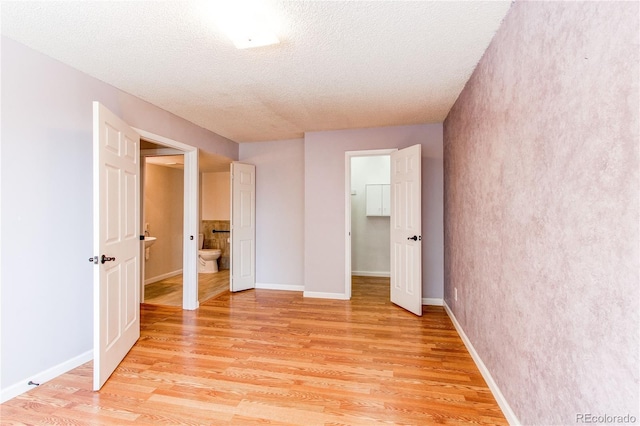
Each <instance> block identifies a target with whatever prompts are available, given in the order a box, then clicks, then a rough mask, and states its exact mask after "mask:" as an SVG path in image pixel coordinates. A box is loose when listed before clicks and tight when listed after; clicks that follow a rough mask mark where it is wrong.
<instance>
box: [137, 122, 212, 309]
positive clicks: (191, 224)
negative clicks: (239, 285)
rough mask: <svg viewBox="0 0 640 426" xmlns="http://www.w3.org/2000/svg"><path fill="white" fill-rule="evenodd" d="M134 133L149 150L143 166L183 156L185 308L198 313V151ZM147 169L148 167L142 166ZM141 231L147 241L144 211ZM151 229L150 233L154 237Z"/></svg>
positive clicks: (145, 151) (142, 132)
mask: <svg viewBox="0 0 640 426" xmlns="http://www.w3.org/2000/svg"><path fill="white" fill-rule="evenodd" d="M134 130H135V131H136V132H137V133H138V134H139V135H140V139H141V140H144V141H146V142H145V145H144V146H145V147H146V149H144V148H143V149H141V150H140V159H141V166H142V165H143V164H144V159H145V158H146V157H165V156H181V157H182V159H183V166H182V167H183V188H184V192H183V206H182V207H183V210H182V211H183V224H182V282H183V287H182V289H183V291H182V308H183V309H186V310H194V309H197V308H198V306H199V302H198V271H197V265H196V256H197V243H198V241H197V240H198V222H199V215H198V211H199V197H198V185H199V178H198V163H199V161H198V149H197V148H195V147H192V146H190V145H186V144H183V143H181V142H178V141H174V140H172V139H168V138H165V137H163V136H159V135H155V134H153V133H150V132H147V131H145V130H141V129H136V128H134ZM141 170H144V167H141ZM144 180H145V179H144V172H143V175H142V177H141V179H140V184H141V188H144ZM142 207H144V206H142ZM139 220H140V229H141V236H143V238H144V234H143V232H144V230H145V213H144V211H143V208H141V209H140V218H139ZM151 232H152V231H151V230H150V232H149V233H150V234H151ZM145 246H146V244H145V245H143V244H141V245H140V250H141V251H142V253H141V258H142V259H144V256H145V251H146V248H147V247H145ZM140 274H141V278H144V277H145V273H144V261H143V262H141V267H140ZM140 284H141V285H140V300H141V302H144V296H145V294H144V293H145V292H144V279H141V280H140Z"/></svg>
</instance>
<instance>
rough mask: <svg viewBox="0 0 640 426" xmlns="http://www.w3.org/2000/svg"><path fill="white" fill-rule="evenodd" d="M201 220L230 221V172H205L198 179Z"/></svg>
mask: <svg viewBox="0 0 640 426" xmlns="http://www.w3.org/2000/svg"><path fill="white" fill-rule="evenodd" d="M200 200H201V206H202V212H201V215H200V219H201V220H230V219H231V172H207V173H202V175H201V178H200Z"/></svg>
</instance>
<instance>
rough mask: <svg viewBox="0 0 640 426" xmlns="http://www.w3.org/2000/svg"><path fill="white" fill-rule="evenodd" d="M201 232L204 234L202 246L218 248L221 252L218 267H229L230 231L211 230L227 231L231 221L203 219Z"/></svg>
mask: <svg viewBox="0 0 640 426" xmlns="http://www.w3.org/2000/svg"><path fill="white" fill-rule="evenodd" d="M201 229H202V233H203V234H204V248H206V249H220V250H222V254H221V255H220V259H218V267H219V268H220V269H229V267H230V264H229V259H230V253H229V247H230V244H229V238H231V233H229V232H216V233H213V232H212V231H213V230H214V229H215V230H216V231H229V230H230V229H231V223H230V221H228V220H203V221H202V228H201Z"/></svg>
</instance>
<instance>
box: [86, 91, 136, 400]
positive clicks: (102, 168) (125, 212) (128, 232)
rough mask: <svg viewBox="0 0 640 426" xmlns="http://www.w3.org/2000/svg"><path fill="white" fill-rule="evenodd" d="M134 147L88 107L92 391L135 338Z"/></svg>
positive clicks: (123, 129)
mask: <svg viewBox="0 0 640 426" xmlns="http://www.w3.org/2000/svg"><path fill="white" fill-rule="evenodd" d="M139 145H140V138H139V136H138V134H137V133H136V132H135V131H133V129H131V128H130V127H129V126H128V125H127V124H126V123H125V122H123V121H122V120H121V119H120V118H119V117H117V116H115V115H114V114H113V113H111V112H110V111H109V110H108V109H106V108H105V107H104V106H102V105H100V104H99V103H98V102H94V103H93V149H94V164H93V168H94V178H93V185H94V188H93V189H94V202H93V216H94V255H95V256H96V257H97V258H98V260H97V263H96V265H95V266H94V307H93V309H94V330H93V334H94V342H93V343H94V348H93V356H94V359H93V389H94V390H99V389H100V388H101V387H102V385H103V384H104V383H105V381H106V380H107V379H108V378H109V376H110V375H111V373H113V371H114V370H115V368H116V367H117V366H118V364H119V363H120V361H122V359H123V358H124V356H125V355H126V354H127V352H129V349H131V347H132V346H133V344H134V343H135V342H136V341H137V340H138V337H139V336H140V298H139V296H140V293H139V288H140V240H139V234H140V231H139V221H138V218H139V201H140V192H139V191H140V189H139V188H140V186H139V176H140V164H139V161H138V158H139V149H140V148H139ZM103 256H106V257H107V258H110V259H105V261H104V262H103V261H102V258H103Z"/></svg>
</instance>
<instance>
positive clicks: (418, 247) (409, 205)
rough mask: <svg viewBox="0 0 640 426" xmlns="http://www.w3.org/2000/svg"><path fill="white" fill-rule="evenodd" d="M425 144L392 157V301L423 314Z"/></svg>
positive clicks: (395, 153)
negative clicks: (423, 155) (422, 191)
mask: <svg viewBox="0 0 640 426" xmlns="http://www.w3.org/2000/svg"><path fill="white" fill-rule="evenodd" d="M421 167H422V166H421V145H414V146H410V147H409V148H405V149H401V150H399V151H396V152H393V153H392V154H391V301H392V302H393V303H395V304H396V305H399V306H400V307H402V308H404V309H406V310H408V311H410V312H413V313H414V314H416V315H420V316H421V315H422V231H421V229H422V208H421V203H422V197H421V186H422V182H421V176H422V173H421Z"/></svg>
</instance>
